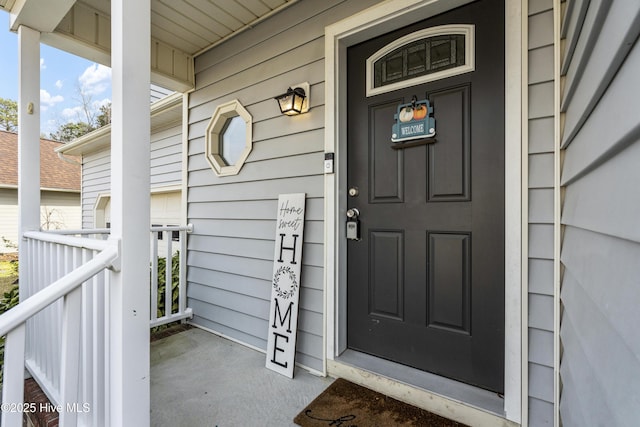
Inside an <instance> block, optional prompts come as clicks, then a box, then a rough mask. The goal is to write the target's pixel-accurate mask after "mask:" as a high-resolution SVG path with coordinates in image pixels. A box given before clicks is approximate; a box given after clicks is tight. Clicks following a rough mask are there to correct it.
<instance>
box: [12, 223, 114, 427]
mask: <svg viewBox="0 0 640 427" xmlns="http://www.w3.org/2000/svg"><path fill="white" fill-rule="evenodd" d="M24 236H25V241H24V243H23V246H22V247H21V256H22V259H23V260H32V261H34V262H28V261H27V266H26V270H23V271H24V274H23V281H24V282H26V283H24V284H23V286H22V289H21V290H22V292H23V293H26V295H21V302H20V304H18V306H17V307H14V308H13V309H11V310H9V311H8V312H6V313H4V314H3V315H2V316H0V335H5V334H6V335H7V337H6V342H5V360H4V384H3V390H2V399H3V401H2V405H3V411H2V426H3V427H13V426H16V427H17V426H21V425H22V415H23V413H24V412H25V409H26V410H30V409H38V408H25V407H24V404H23V402H24V396H23V394H24V367H25V366H26V367H27V368H28V369H29V370H30V371H31V373H32V375H34V377H36V378H37V379H38V383H39V384H40V386H41V387H42V388H43V390H44V391H45V393H46V394H47V395H48V397H49V399H50V400H51V401H52V403H53V404H54V405H57V404H60V403H62V402H64V404H65V405H67V404H70V405H79V406H77V407H76V406H73V407H74V408H76V409H77V410H76V411H74V410H64V411H61V412H60V416H61V420H60V422H61V425H65V424H69V425H76V424H78V423H79V424H85V425H99V422H98V420H100V419H102V420H104V414H105V408H106V396H107V395H108V393H106V391H105V387H106V384H108V382H107V381H106V364H105V360H104V357H105V354H106V353H107V352H108V347H107V346H108V339H107V338H108V334H107V333H106V328H107V327H108V321H107V320H106V317H105V316H106V315H107V313H108V310H105V307H106V306H107V304H108V298H107V296H108V293H107V292H105V288H106V286H107V285H108V280H109V274H108V273H105V272H106V271H108V270H107V269H109V268H113V267H114V263H115V262H116V261H117V259H118V258H119V256H120V254H119V251H120V250H119V242H118V241H116V240H106V241H105V240H94V239H85V238H78V237H69V236H60V235H55V234H52V233H42V232H29V233H25V235H24ZM41 260H44V262H37V261H41ZM23 262H25V261H23ZM23 268H25V267H24V266H23ZM27 338H28V339H27ZM80 402H82V403H80ZM85 403H86V404H88V405H89V406H88V408H90V411H87V412H85V411H83V408H84V407H83V405H84V404H85ZM5 409H7V410H5ZM67 409H72V408H67ZM82 418H87V419H84V420H82Z"/></svg>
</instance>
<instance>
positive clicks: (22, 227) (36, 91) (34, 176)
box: [18, 26, 40, 297]
mask: <svg viewBox="0 0 640 427" xmlns="http://www.w3.org/2000/svg"><path fill="white" fill-rule="evenodd" d="M18 124H19V126H20V128H19V132H18V207H19V209H20V214H19V218H18V236H19V237H18V245H19V247H20V249H22V235H23V234H24V233H25V232H26V231H34V230H36V231H37V230H40V33H39V32H38V31H35V30H32V29H31V28H28V27H25V26H20V27H19V28H18ZM26 267H27V263H26V262H21V263H20V266H19V268H20V288H21V290H22V289H23V288H24V286H26V283H27V278H26V270H27V269H26ZM20 296H21V297H24V296H26V291H25V292H20Z"/></svg>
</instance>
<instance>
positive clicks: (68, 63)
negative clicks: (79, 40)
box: [0, 12, 111, 136]
mask: <svg viewBox="0 0 640 427" xmlns="http://www.w3.org/2000/svg"><path fill="white" fill-rule="evenodd" d="M8 28H9V14H8V13H4V12H0V98H5V99H11V100H14V101H18V36H17V34H16V33H12V32H10V31H9V29H8ZM81 90H82V91H83V92H84V93H85V94H86V96H88V97H90V99H91V101H92V104H93V107H94V108H95V109H96V111H97V109H98V108H99V106H100V105H103V104H105V103H107V102H110V101H111V69H110V68H109V67H105V66H104V65H100V64H97V63H95V62H92V61H87V60H86V59H83V58H80V57H78V56H74V55H71V54H69V53H66V52H63V51H61V50H58V49H55V48H52V47H49V46H47V45H45V44H42V43H41V44H40V133H41V134H44V135H45V136H49V134H51V133H52V132H55V131H56V130H57V129H58V127H59V126H60V125H62V124H64V123H68V122H77V121H86V119H85V117H84V115H83V114H80V111H81V105H82V103H81V101H80V99H81V97H80V91H81Z"/></svg>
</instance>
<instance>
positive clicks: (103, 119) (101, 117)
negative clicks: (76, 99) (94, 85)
mask: <svg viewBox="0 0 640 427" xmlns="http://www.w3.org/2000/svg"><path fill="white" fill-rule="evenodd" d="M109 123H111V103H110V102H109V103H107V104H105V105H103V106H101V107H100V114H98V117H96V124H97V126H98V127H99V128H101V127H102V126H106V125H108V124H109Z"/></svg>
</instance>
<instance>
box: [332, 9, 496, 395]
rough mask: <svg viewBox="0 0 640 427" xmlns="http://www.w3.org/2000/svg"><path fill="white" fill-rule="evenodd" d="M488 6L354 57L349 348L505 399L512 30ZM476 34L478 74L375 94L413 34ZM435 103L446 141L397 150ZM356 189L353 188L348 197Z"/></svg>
mask: <svg viewBox="0 0 640 427" xmlns="http://www.w3.org/2000/svg"><path fill="white" fill-rule="evenodd" d="M502 6H503V2H502V1H478V2H475V3H472V4H470V5H468V6H464V7H462V8H458V9H455V10H453V11H450V12H447V13H445V14H442V15H439V16H436V17H433V18H430V19H428V20H426V21H423V22H420V23H418V24H415V25H412V26H411V27H407V28H403V29H401V30H398V31H395V32H393V33H389V34H386V35H384V36H381V37H379V38H376V39H373V40H369V41H367V42H364V43H361V44H359V45H357V46H354V47H351V48H350V49H349V51H348V54H347V58H348V143H347V144H348V149H347V150H348V183H347V186H348V188H352V187H357V188H358V189H359V192H358V195H356V196H353V197H352V196H347V199H348V200H347V203H348V207H349V208H351V207H357V208H358V209H359V211H360V221H361V240H360V241H352V240H349V242H348V245H347V247H348V253H347V257H348V284H347V287H348V316H347V317H348V321H347V322H348V331H347V333H348V338H347V341H348V347H349V348H352V349H355V350H358V351H361V352H365V353H369V354H373V355H376V356H379V357H381V358H384V359H389V360H392V361H395V362H399V363H401V364H405V365H409V366H412V367H416V368H418V369H421V370H425V371H429V372H433V373H436V374H439V375H442V376H446V377H449V378H453V379H457V380H460V381H463V382H466V383H469V384H473V385H477V386H479V387H483V388H486V389H490V390H495V391H497V392H502V391H503V383H504V374H503V371H504V119H503V117H504V35H503V34H504V31H503V28H504V25H503V16H504V13H503V9H502ZM451 23H462V24H474V25H475V37H476V43H475V53H476V68H475V71H473V72H469V73H466V74H461V75H458V76H454V77H449V78H445V79H442V80H438V81H435V82H431V83H427V84H422V85H419V86H411V87H407V88H404V89H400V90H396V91H393V92H389V93H385V94H380V95H376V96H371V97H367V96H366V92H365V67H366V59H367V58H368V57H369V56H371V55H372V54H373V53H375V52H377V51H378V50H379V49H380V48H382V47H383V46H386V45H387V44H388V43H390V42H391V41H393V40H396V39H398V38H400V37H402V36H404V35H406V34H409V33H413V32H415V31H417V30H420V29H423V28H428V27H432V26H439V25H444V24H451ZM413 96H416V97H417V99H418V100H420V99H425V98H427V99H429V100H430V102H431V104H432V105H433V108H434V117H435V120H436V132H437V134H436V137H435V138H436V140H437V142H435V143H432V144H428V145H419V146H415V147H412V148H405V149H399V150H395V149H392V145H393V143H392V142H391V128H392V125H393V116H394V114H395V112H396V108H397V106H398V105H400V104H403V103H407V102H411V99H412V97H413ZM345 190H346V189H345Z"/></svg>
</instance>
